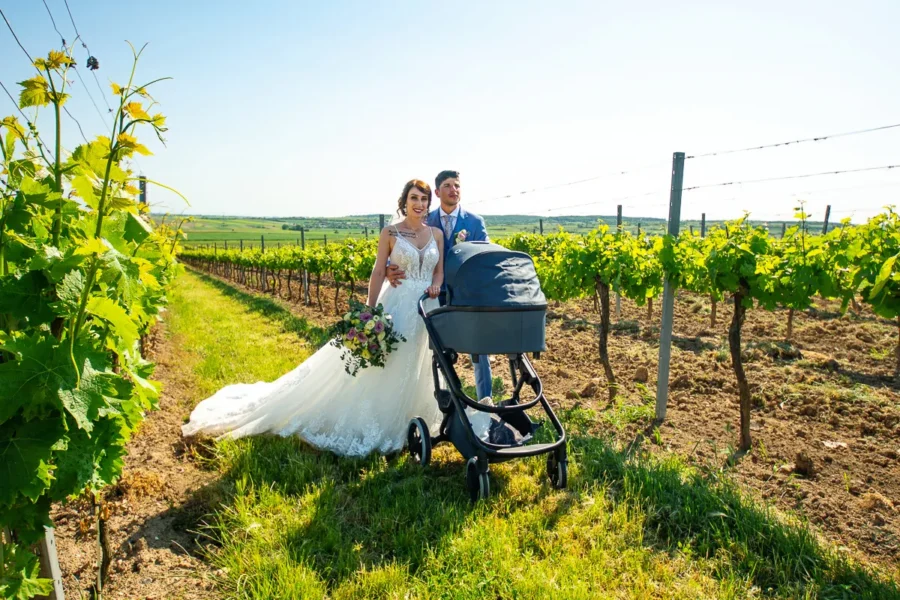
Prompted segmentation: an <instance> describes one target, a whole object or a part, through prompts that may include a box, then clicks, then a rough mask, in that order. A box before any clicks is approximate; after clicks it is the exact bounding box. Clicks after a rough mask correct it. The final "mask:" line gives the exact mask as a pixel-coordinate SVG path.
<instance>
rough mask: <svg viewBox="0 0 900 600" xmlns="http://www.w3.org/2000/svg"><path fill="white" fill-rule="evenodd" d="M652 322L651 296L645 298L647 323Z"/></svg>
mask: <svg viewBox="0 0 900 600" xmlns="http://www.w3.org/2000/svg"><path fill="white" fill-rule="evenodd" d="M652 323H653V298H647V324H648V325H650V324H652Z"/></svg>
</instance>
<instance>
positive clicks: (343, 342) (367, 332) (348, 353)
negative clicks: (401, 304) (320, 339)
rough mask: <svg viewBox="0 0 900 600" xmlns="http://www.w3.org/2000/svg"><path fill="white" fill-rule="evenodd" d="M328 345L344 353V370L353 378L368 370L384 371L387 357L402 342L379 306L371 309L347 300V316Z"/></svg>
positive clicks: (337, 327)
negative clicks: (367, 368) (371, 368)
mask: <svg viewBox="0 0 900 600" xmlns="http://www.w3.org/2000/svg"><path fill="white" fill-rule="evenodd" d="M332 335H333V336H334V338H333V339H332V340H331V342H330V343H331V345H332V346H335V347H336V348H342V349H343V350H344V352H343V353H341V358H342V359H343V360H344V370H345V371H347V373H349V374H350V375H353V376H354V377H355V376H356V374H357V373H358V372H359V370H360V369H365V368H366V367H369V366H376V367H384V361H385V360H386V359H387V356H388V354H390V353H391V352H393V351H394V349H395V348H396V346H397V344H399V343H400V342H405V341H406V338H404V337H403V336H402V335H400V334H399V333H396V332H395V331H394V323H393V322H392V320H391V315H389V314H387V313H385V312H384V307H383V306H381V305H380V304H379V305H378V306H377V307H375V309H374V310H373V309H371V308H369V307H368V306H366V305H364V304H363V303H362V302H358V301H356V300H352V299H351V300H350V312H348V313H347V314H345V315H344V318H343V319H341V320H340V321H338V322H337V323H336V324H335V325H334V326H333V327H332Z"/></svg>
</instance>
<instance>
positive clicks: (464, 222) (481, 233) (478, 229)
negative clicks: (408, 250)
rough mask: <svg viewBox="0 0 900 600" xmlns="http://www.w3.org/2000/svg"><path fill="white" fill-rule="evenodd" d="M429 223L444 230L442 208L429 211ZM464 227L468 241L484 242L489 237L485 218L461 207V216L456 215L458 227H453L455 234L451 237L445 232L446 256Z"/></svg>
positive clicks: (445, 256)
mask: <svg viewBox="0 0 900 600" xmlns="http://www.w3.org/2000/svg"><path fill="white" fill-rule="evenodd" d="M428 225H430V226H431V227H437V228H438V229H440V230H441V231H443V230H444V224H443V223H442V222H441V209H440V208H437V209H435V210H433V211H431V212H430V213H428ZM463 229H465V230H466V234H467V235H466V241H467V242H483V241H486V240H487V239H488V237H487V227H485V224H484V219H482V218H481V217H479V216H478V215H476V214H475V213H470V212H468V211H466V210H465V209H464V208H463V207H461V206H460V207H459V216H457V217H456V227H454V228H453V235H452V236H450V238H449V239H448V238H447V234H446V233H445V234H444V258H445V259H446V258H447V253H449V252H450V249H451V248H452V247H453V246H454V244H455V243H454V240H455V239H456V234H458V233H459V232H460V231H462V230H463Z"/></svg>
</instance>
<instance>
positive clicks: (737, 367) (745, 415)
mask: <svg viewBox="0 0 900 600" xmlns="http://www.w3.org/2000/svg"><path fill="white" fill-rule="evenodd" d="M745 290H746V288H745V287H743V286H742V287H741V289H740V291H738V292H736V293H735V294H734V316H733V318H732V319H731V327H730V328H729V329H728V346H729V348H730V350H731V366H732V367H733V368H734V374H735V376H736V377H737V382H738V391H739V393H740V400H741V442H740V448H739V449H740V450H741V451H746V450H749V449H750V446H751V440H750V385H749V384H748V383H747V375H746V373H744V363H743V360H742V358H741V327H742V326H743V324H744V316H745V315H746V312H747V309H746V308H745V307H744V295H745V293H746V291H745Z"/></svg>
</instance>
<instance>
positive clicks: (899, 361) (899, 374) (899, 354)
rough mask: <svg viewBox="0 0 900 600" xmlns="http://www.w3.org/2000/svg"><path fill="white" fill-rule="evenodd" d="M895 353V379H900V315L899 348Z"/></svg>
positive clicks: (898, 321)
mask: <svg viewBox="0 0 900 600" xmlns="http://www.w3.org/2000/svg"><path fill="white" fill-rule="evenodd" d="M894 352H895V354H896V355H897V365H896V366H895V367H894V377H896V378H897V379H900V315H898V316H897V348H896V349H895V351H894Z"/></svg>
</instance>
